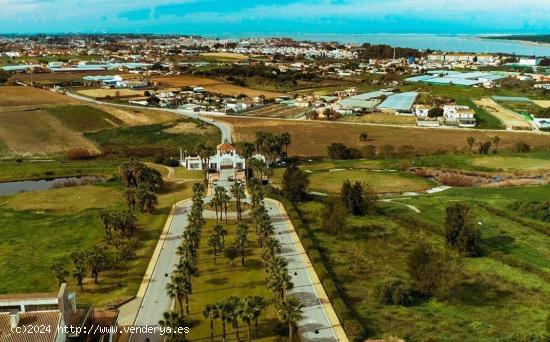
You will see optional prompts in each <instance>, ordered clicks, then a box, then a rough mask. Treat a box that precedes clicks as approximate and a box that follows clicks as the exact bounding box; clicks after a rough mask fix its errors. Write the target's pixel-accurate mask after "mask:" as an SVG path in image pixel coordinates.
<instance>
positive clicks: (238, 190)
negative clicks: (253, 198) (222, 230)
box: [231, 182, 246, 220]
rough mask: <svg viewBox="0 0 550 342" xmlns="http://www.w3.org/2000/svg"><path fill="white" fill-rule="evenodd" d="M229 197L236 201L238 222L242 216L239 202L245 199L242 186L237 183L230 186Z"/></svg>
mask: <svg viewBox="0 0 550 342" xmlns="http://www.w3.org/2000/svg"><path fill="white" fill-rule="evenodd" d="M231 195H232V196H233V197H235V199H236V200H237V219H239V220H240V219H241V214H242V206H241V200H242V199H243V198H246V195H245V193H244V188H243V185H242V184H241V183H239V182H235V183H233V185H232V186H231Z"/></svg>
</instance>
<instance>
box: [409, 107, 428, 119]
mask: <svg viewBox="0 0 550 342" xmlns="http://www.w3.org/2000/svg"><path fill="white" fill-rule="evenodd" d="M430 109H432V107H431V106H428V105H423V104H417V105H415V106H414V109H413V114H414V115H415V116H416V117H417V118H427V117H428V113H429V111H430Z"/></svg>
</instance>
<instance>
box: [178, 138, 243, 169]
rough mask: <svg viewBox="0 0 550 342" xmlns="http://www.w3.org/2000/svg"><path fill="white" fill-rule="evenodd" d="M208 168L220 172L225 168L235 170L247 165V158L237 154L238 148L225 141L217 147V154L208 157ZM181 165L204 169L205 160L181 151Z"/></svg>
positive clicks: (187, 167)
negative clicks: (186, 154) (185, 154)
mask: <svg viewBox="0 0 550 342" xmlns="http://www.w3.org/2000/svg"><path fill="white" fill-rule="evenodd" d="M207 162H208V169H209V170H212V171H214V170H215V171H216V172H220V171H221V170H224V169H232V170H235V171H240V170H243V169H244V168H245V167H246V159H245V158H243V157H241V156H240V155H238V154H237V149H236V148H235V146H233V145H231V144H230V143H227V142H225V143H223V144H220V145H218V146H217V147H216V154H215V155H213V156H210V157H209V158H208V161H207ZM180 165H181V166H184V167H185V168H186V169H188V170H202V169H203V167H204V164H203V160H202V159H201V158H200V157H199V156H184V155H183V153H182V152H180Z"/></svg>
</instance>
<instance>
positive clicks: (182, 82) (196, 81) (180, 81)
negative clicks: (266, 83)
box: [151, 75, 284, 98]
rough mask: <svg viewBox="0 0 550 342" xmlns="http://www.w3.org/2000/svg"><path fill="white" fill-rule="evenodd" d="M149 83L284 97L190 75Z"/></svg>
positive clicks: (221, 92) (237, 93)
mask: <svg viewBox="0 0 550 342" xmlns="http://www.w3.org/2000/svg"><path fill="white" fill-rule="evenodd" d="M151 81H153V82H155V83H157V84H158V85H160V86H165V87H186V86H201V87H204V89H206V90H207V91H209V92H212V93H219V94H224V95H230V96H237V95H240V94H245V95H246V96H248V97H255V96H260V95H264V96H265V97H266V98H275V97H279V96H281V95H284V94H283V93H277V92H272V91H263V90H256V89H251V88H245V87H239V86H236V85H233V84H228V83H224V82H222V81H219V80H214V79H211V78H204V77H196V76H190V75H182V76H169V77H158V78H153V79H151Z"/></svg>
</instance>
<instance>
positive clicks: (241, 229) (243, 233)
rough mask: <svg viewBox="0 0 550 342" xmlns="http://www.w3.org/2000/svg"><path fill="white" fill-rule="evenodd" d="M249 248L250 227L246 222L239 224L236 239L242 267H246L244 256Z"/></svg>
mask: <svg viewBox="0 0 550 342" xmlns="http://www.w3.org/2000/svg"><path fill="white" fill-rule="evenodd" d="M247 246H248V225H247V224H246V223H245V222H242V221H241V222H239V223H238V224H237V237H236V239H235V247H236V248H237V250H238V251H239V252H240V254H241V265H242V266H244V254H245V252H246V247H247Z"/></svg>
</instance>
